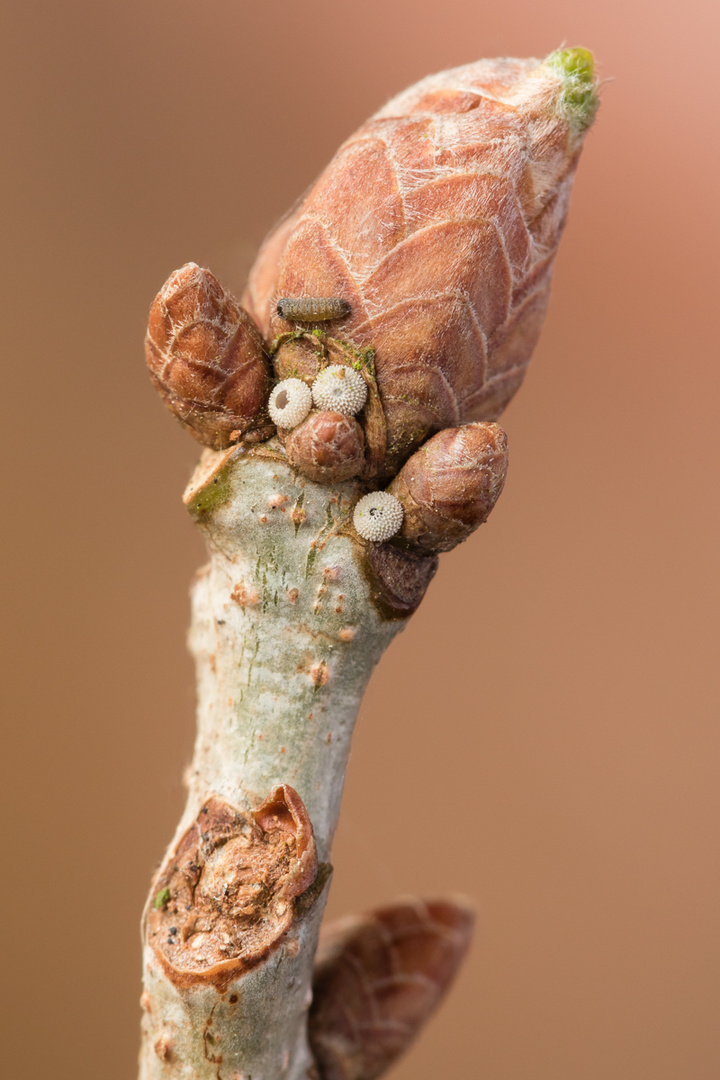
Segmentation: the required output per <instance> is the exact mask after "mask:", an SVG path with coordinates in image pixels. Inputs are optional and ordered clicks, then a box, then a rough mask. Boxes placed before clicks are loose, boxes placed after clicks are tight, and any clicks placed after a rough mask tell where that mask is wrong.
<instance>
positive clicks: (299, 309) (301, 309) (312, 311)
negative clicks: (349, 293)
mask: <svg viewBox="0 0 720 1080" xmlns="http://www.w3.org/2000/svg"><path fill="white" fill-rule="evenodd" d="M277 313H278V315H279V316H280V318H281V319H287V321H288V322H329V321H330V319H344V318H345V316H346V315H349V314H350V305H349V304H348V302H347V300H343V299H342V297H341V296H295V297H291V296H284V297H283V298H282V299H281V300H278V302H277Z"/></svg>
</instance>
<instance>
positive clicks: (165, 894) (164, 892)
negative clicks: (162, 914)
mask: <svg viewBox="0 0 720 1080" xmlns="http://www.w3.org/2000/svg"><path fill="white" fill-rule="evenodd" d="M169 899H170V890H169V889H168V888H167V887H166V888H164V889H161V890H160V892H159V893H158V894H157V896H156V897H155V900H154V901H153V907H154V908H155V910H156V911H160V909H161V908H164V907H167V903H168V900H169Z"/></svg>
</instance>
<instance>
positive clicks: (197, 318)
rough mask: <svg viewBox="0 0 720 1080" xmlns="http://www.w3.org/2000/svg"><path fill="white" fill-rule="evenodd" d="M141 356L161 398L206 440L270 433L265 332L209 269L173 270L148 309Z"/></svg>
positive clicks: (217, 443)
mask: <svg viewBox="0 0 720 1080" xmlns="http://www.w3.org/2000/svg"><path fill="white" fill-rule="evenodd" d="M145 356H146V359H147V365H148V368H149V369H150V377H151V379H152V380H153V383H154V384H155V387H156V389H157V391H158V393H159V394H160V397H161V398H162V399H163V401H164V402H165V404H166V405H167V407H168V408H169V409H170V410H171V411H172V412H174V413H175V415H176V416H177V417H178V418H179V419H180V420H181V421H182V422H183V424H185V425H186V426H187V427H188V428H189V430H190V433H191V434H192V435H194V436H195V438H196V439H197V440H198V441H199V442H201V443H203V444H204V445H205V446H211V447H212V448H213V449H215V450H219V449H222V448H223V447H226V446H230V445H231V443H233V442H236V441H238V440H240V439H243V438H245V439H249V441H254V440H256V439H258V438H267V437H268V436H269V435H270V434H271V433H272V425H270V423H269V421H268V417H267V412H266V403H267V395H268V389H269V372H270V368H269V363H268V361H267V358H266V356H265V352H264V349H263V342H262V338H261V336H260V333H259V331H258V329H257V327H256V326H255V324H254V322H253V321H252V319H251V318H250V316H249V315H248V313H247V312H246V311H245V310H244V309H243V308H242V307H240V305H239V304H237V303H236V302H235V301H234V300H233V299H232V297H231V296H229V295H228V293H226V292H225V290H224V289H223V287H222V285H220V283H219V282H218V281H217V279H216V278H214V277H213V275H212V274H211V273H210V271H209V270H203V269H201V268H200V267H199V266H197V265H196V264H195V263H187V264H186V265H185V266H183V267H182V268H181V269H180V270H176V271H175V273H174V274H171V275H170V277H169V278H168V280H167V281H166V282H165V284H164V285H163V287H162V289H161V290H160V292H159V293H158V295H157V296H156V297H155V301H154V303H153V306H152V308H151V310H150V319H149V322H148V332H147V337H146V339H145Z"/></svg>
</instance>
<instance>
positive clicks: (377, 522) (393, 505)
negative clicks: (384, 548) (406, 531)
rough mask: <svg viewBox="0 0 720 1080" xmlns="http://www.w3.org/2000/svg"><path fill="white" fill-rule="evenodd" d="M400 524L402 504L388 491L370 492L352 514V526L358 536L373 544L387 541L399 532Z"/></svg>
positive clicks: (401, 520)
mask: <svg viewBox="0 0 720 1080" xmlns="http://www.w3.org/2000/svg"><path fill="white" fill-rule="evenodd" d="M402 522H403V508H402V503H401V502H400V500H399V499H396V498H395V496H394V495H391V494H390V492H389V491H371V492H370V494H369V495H364V496H363V498H362V499H360V501H359V502H358V503H357V505H356V507H355V510H354V512H353V525H354V526H355V528H356V530H357V531H358V533H359V534H360V536H362V537H363V539H364V540H372V541H374V542H375V543H379V542H380V541H382V540H389V539H390V537H391V536H394V535H395V533H396V532H398V531H399V529H400V526H401V525H402Z"/></svg>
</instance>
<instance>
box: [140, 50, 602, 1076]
mask: <svg viewBox="0 0 720 1080" xmlns="http://www.w3.org/2000/svg"><path fill="white" fill-rule="evenodd" d="M596 103H597V99H596V94H595V84H594V81H593V75H592V63H591V58H590V56H589V54H588V53H586V52H585V51H584V50H564V51H562V52H559V53H555V54H552V56H551V57H549V58H548V59H547V60H546V61H545V62H543V63H540V62H539V61H515V60H512V61H511V60H503V61H483V62H480V63H478V64H473V65H469V66H468V67H465V68H459V69H457V70H455V71H451V72H444V73H442V74H441V75H438V76H434V77H432V78H430V79H426V80H424V81H423V82H421V83H419V84H418V85H417V86H415V87H412V88H411V89H410V90H408V91H406V92H405V93H404V94H401V95H400V96H399V97H398V98H396V99H395V100H394V101H393V102H391V103H390V104H389V105H387V106H386V107H385V108H384V109H382V110H380V112H379V113H377V114H376V116H375V117H373V118H372V119H371V120H370V121H368V123H367V124H366V125H364V127H363V128H361V129H360V131H359V132H358V133H356V135H354V136H353V137H351V139H349V140H348V142H347V143H346V144H345V145H344V146H343V147H341V149H340V151H339V152H338V154H337V155H336V157H335V159H334V160H333V162H331V164H330V166H329V167H328V169H327V170H326V171H325V173H324V174H323V175H322V176H321V177H320V179H319V180H318V182H317V184H316V185H315V187H314V188H313V189H312V190H311V191H310V193H309V194H308V195H307V196H306V198H305V200H304V201H303V203H302V204H301V205H300V207H299V208H298V209H297V210H295V212H294V213H293V214H292V215H291V216H290V217H289V218H288V219H286V221H284V222H283V223H281V225H280V226H279V227H278V229H276V231H275V232H274V233H273V234H272V235H271V237H270V238H269V239H268V241H266V243H265V245H264V247H263V249H262V250H261V252H260V254H259V256H258V260H257V262H256V265H255V268H254V270H253V272H252V274H251V278H250V282H249V286H248V292H247V294H246V297H245V304H246V306H247V308H248V310H245V309H244V308H243V307H241V306H240V305H239V304H238V303H237V302H236V301H234V300H233V299H232V298H231V297H230V296H228V294H227V293H226V292H225V291H224V289H223V288H222V286H221V285H220V284H219V283H218V282H217V281H216V279H215V278H214V277H213V276H212V274H210V272H209V271H207V270H203V269H201V268H199V267H198V266H196V265H195V264H193V263H190V264H188V265H187V266H185V267H183V268H182V269H181V270H179V271H176V273H175V274H173V275H172V276H171V277H170V278H169V280H168V282H167V283H166V284H165V286H164V287H163V289H162V290H161V292H160V293H159V295H158V297H157V298H156V300H155V303H154V304H153V308H152V311H151V314H150V322H149V329H148V338H147V359H148V365H149V368H150V372H151V376H152V378H153V382H154V383H155V386H156V388H157V389H158V390H159V392H160V394H161V397H162V398H163V400H164V402H165V404H166V405H167V406H168V407H169V408H170V409H171V410H172V411H173V412H174V413H175V414H176V415H177V416H178V418H179V419H180V420H181V422H182V423H183V424H184V425H185V426H186V427H187V428H188V430H189V431H190V433H191V434H192V435H194V437H195V438H197V439H198V440H199V441H200V442H202V443H203V444H204V445H205V446H206V450H205V451H204V453H203V456H202V458H201V461H200V464H199V466H198V468H197V470H196V472H195V474H194V476H193V478H192V480H191V483H190V486H189V488H188V490H187V491H186V493H185V503H186V506H187V508H188V510H189V512H190V513H191V515H192V516H193V518H194V519H195V521H196V522H197V524H198V526H199V527H200V529H201V530H202V531H203V533H204V534H205V537H206V539H207V543H208V549H209V552H210V561H209V563H208V565H207V566H206V567H204V568H203V570H201V571H200V572H199V574H198V575H197V577H196V580H195V583H194V586H193V612H192V629H191V635H190V645H191V649H192V652H193V655H194V657H195V661H196V665H197V683H198V734H197V741H196V745H195V752H194V758H193V762H192V766H191V768H190V770H189V771H188V801H187V806H186V808H185V812H184V814H183V817H182V819H181V821H180V823H179V825H178V829H177V832H176V835H175V838H174V840H173V841H172V843H171V845H170V848H169V850H168V853H167V855H166V857H165V859H164V861H163V864H162V866H161V868H160V870H159V871H158V873H157V875H156V877H155V880H154V882H153V886H152V890H151V893H150V897H149V899H148V904H147V906H146V911H145V917H144V935H145V949H144V975H145V990H144V994H143V999H142V1000H143V1006H144V1017H143V1045H142V1051H141V1066H140V1075H141V1078H142V1080H160V1078H172V1080H181V1078H183V1080H184V1078H187V1080H189V1078H193V1080H205V1078H211V1077H212V1078H215V1080H279V1078H280V1077H283V1078H286V1080H301V1078H304V1080H309V1078H318V1077H319V1078H321V1080H372V1078H373V1077H375V1076H378V1075H380V1074H381V1073H382V1072H383V1071H384V1070H385V1069H386V1068H387V1067H388V1066H389V1065H390V1064H391V1063H392V1061H393V1060H395V1058H396V1057H397V1056H398V1054H399V1053H401V1052H402V1050H403V1049H404V1048H405V1046H407V1044H408V1043H409V1042H410V1041H411V1040H412V1038H413V1037H414V1036H415V1034H416V1033H417V1031H418V1029H419V1028H420V1026H421V1025H422V1024H423V1023H424V1021H425V1020H426V1018H427V1016H428V1015H429V1013H430V1012H431V1011H432V1009H433V1008H434V1007H435V1005H436V1003H437V1001H438V1000H439V998H440V997H441V995H442V993H443V992H444V990H445V989H446V987H447V986H448V985H449V983H450V982H451V981H452V978H453V976H454V974H455V972H456V970H457V968H458V966H459V964H460V962H461V960H462V958H463V956H464V954H465V951H466V949H467V945H468V943H469V938H470V933H471V925H472V917H471V914H470V913H469V911H468V909H467V907H466V905H465V904H463V903H460V902H457V901H449V900H446V901H434V902H428V903H425V902H421V901H417V902H413V903H408V902H404V903H398V904H396V905H394V906H392V907H390V908H385V909H382V910H381V911H378V912H376V913H374V914H372V915H370V916H368V917H365V918H364V919H354V920H350V922H344V923H343V924H342V925H340V926H339V927H335V928H330V929H329V930H328V931H327V932H326V934H325V943H324V945H323V947H322V949H321V954H320V957H319V960H318V965H317V970H316V976H315V982H314V1000H313V990H312V986H313V962H314V957H315V952H316V948H317V944H318V936H319V932H320V922H321V919H322V914H323V909H324V906H325V901H326V897H327V890H328V885H329V880H330V876H331V865H330V852H331V846H332V839H333V834H334V831H335V827H336V823H337V818H338V813H339V809H340V799H341V795H342V788H343V783H344V777H345V770H346V766H347V760H348V754H349V750H350V740H351V736H352V730H353V725H354V722H355V718H356V715H357V712H358V708H359V705H360V702H361V700H362V696H363V693H364V690H365V687H366V685H367V682H368V679H369V678H370V675H371V673H372V670H373V668H374V666H375V664H376V663H377V662H378V660H379V659H380V656H381V655H382V653H383V651H384V650H385V648H386V647H387V646H388V644H389V643H390V641H391V640H392V639H393V637H394V636H395V634H396V633H397V632H398V631H399V630H401V629H402V628H403V626H404V625H405V622H406V620H407V619H408V618H409V617H410V615H411V614H412V613H413V612H414V611H415V609H416V608H417V606H418V604H419V603H420V601H421V600H422V597H423V595H424V593H425V590H426V589H427V586H428V584H429V582H430V580H431V579H432V577H433V575H434V573H435V570H436V567H437V557H438V553H439V552H443V551H447V550H450V549H451V548H452V547H454V546H455V545H456V544H457V543H460V542H461V541H462V540H463V539H465V538H466V537H467V536H468V535H469V534H470V533H471V532H472V531H473V530H474V529H476V528H477V527H478V526H479V525H480V524H482V522H483V521H485V520H486V518H487V516H488V514H489V513H490V511H491V510H492V507H493V506H494V504H495V502H496V500H497V498H498V496H499V495H500V492H501V490H502V486H503V483H504V479H505V472H506V468H507V441H506V438H505V435H504V432H503V431H502V429H501V428H500V427H498V425H497V424H496V423H495V422H494V421H495V419H496V417H497V416H498V415H499V413H500V412H501V411H502V409H503V408H504V406H505V405H506V404H507V402H508V401H509V399H510V397H511V396H512V394H513V393H514V391H515V390H516V389H517V387H518V386H519V384H520V382H521V380H522V376H523V374H524V371H525V368H526V365H527V363H528V360H529V358H530V354H531V352H532V348H533V346H534V344H535V340H536V339H537V335H538V333H539V330H540V325H541V323H542V318H543V315H544V311H545V306H546V303H547V297H548V291H549V283H550V274H551V269H552V261H553V257H554V253H555V250H556V248H557V244H558V242H559V238H560V233H561V230H562V226H563V224H564V220H565V216H566V212H567V203H568V199H569V193H570V185H571V182H572V178H573V174H574V170H575V166H576V164H577V158H578V154H579V150H580V145H581V141H582V136H583V133H584V131H585V130H586V128H587V127H588V126H589V123H590V122H591V120H592V116H593V114H594V110H595V107H596ZM311 1002H312V1009H311V1011H309V1009H310V1005H311ZM308 1025H309V1026H308Z"/></svg>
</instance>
